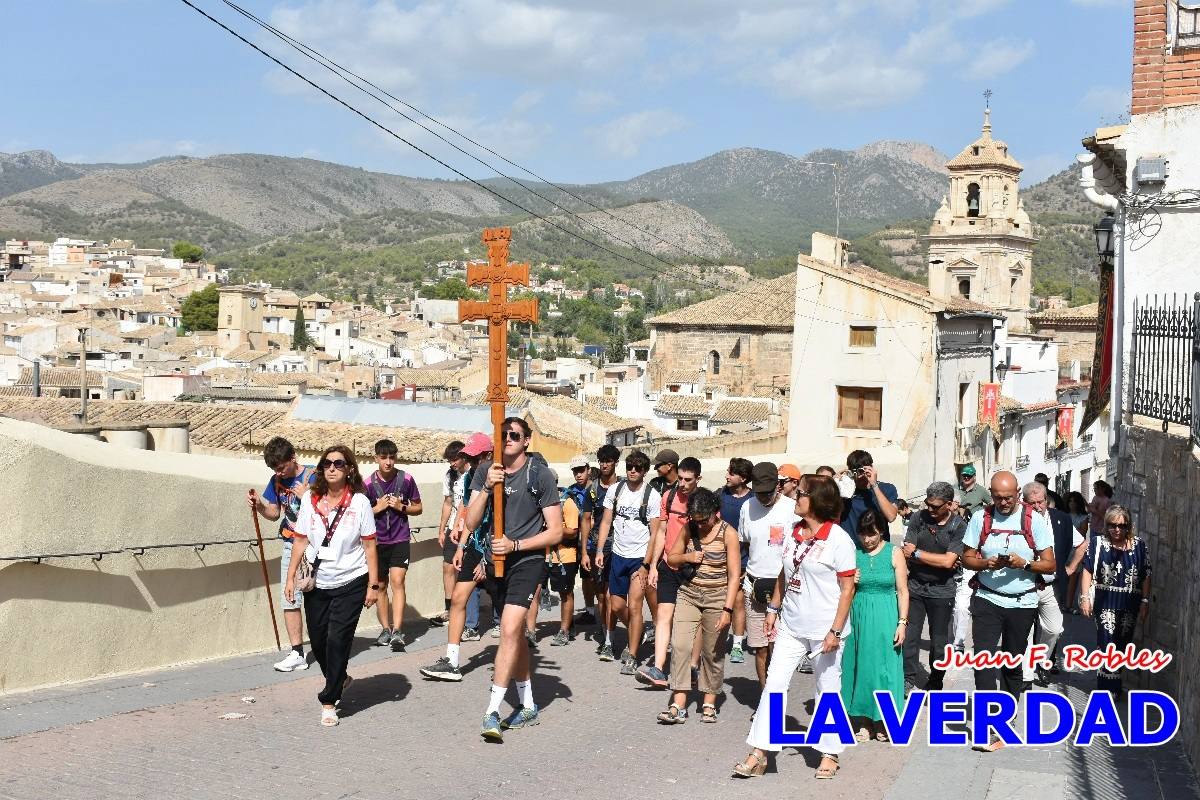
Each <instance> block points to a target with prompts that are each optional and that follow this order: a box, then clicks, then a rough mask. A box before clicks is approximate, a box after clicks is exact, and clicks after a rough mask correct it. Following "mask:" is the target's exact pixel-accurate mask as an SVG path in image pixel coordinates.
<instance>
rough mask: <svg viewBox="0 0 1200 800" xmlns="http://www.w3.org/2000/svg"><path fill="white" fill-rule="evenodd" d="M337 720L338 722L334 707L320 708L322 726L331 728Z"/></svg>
mask: <svg viewBox="0 0 1200 800" xmlns="http://www.w3.org/2000/svg"><path fill="white" fill-rule="evenodd" d="M339 722H340V720H339V719H338V715H337V709H336V708H322V709H321V724H322V725H323V726H325V727H326V728H333V727H335V726H336V725H337V724H338V723H339Z"/></svg>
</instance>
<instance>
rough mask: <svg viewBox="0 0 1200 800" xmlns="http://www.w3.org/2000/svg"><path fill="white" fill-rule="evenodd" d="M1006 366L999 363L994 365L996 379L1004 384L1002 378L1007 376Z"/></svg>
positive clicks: (1003, 363) (1002, 362) (1004, 363)
mask: <svg viewBox="0 0 1200 800" xmlns="http://www.w3.org/2000/svg"><path fill="white" fill-rule="evenodd" d="M1008 369H1009V367H1008V364H1007V363H1006V362H1004V361H1001V362H1000V363H999V364H997V365H996V377H997V378H999V379H1000V383H1004V376H1005V375H1007V374H1008Z"/></svg>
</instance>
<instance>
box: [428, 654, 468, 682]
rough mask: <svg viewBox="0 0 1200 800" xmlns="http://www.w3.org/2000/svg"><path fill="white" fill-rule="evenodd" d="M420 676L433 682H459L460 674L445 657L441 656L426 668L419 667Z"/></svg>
mask: <svg viewBox="0 0 1200 800" xmlns="http://www.w3.org/2000/svg"><path fill="white" fill-rule="evenodd" d="M421 674H422V675H424V676H425V677H426V678H431V679H433V680H435V681H455V682H457V681H461V680H462V672H460V671H459V669H458V667H456V666H454V665H453V664H451V663H450V659H449V658H448V657H447V656H442V657H441V658H439V659H438V660H437V661H435V662H433V664H432V665H430V666H428V667H421Z"/></svg>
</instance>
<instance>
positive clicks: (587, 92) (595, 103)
mask: <svg viewBox="0 0 1200 800" xmlns="http://www.w3.org/2000/svg"><path fill="white" fill-rule="evenodd" d="M616 104H617V98H616V97H615V96H613V94H612V92H602V91H599V90H596V89H580V90H579V91H578V92H576V93H575V99H574V100H573V101H572V105H574V106H575V110H576V111H580V112H582V113H584V114H596V113H598V112H600V111H604V110H606V109H609V108H612V107H613V106H615V105H616Z"/></svg>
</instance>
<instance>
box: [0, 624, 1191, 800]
mask: <svg viewBox="0 0 1200 800" xmlns="http://www.w3.org/2000/svg"><path fill="white" fill-rule="evenodd" d="M1071 623H1072V625H1073V626H1074V628H1075V632H1076V633H1078V632H1080V631H1081V630H1083V629H1084V628H1083V626H1082V623H1081V621H1080V620H1078V619H1074V618H1073V619H1072V620H1071ZM554 629H555V627H554V625H553V623H551V622H550V620H549V618H546V619H545V620H544V621H543V623H542V624H541V628H540V630H541V634H542V636H543V637H545V638H544V639H543V641H542V645H541V647H540V648H539V651H538V653H537V677H536V679H535V692H536V694H537V697H538V700H539V702H540V703H541V705H542V707H543V722H542V724H541V725H539V726H537V727H535V728H532V729H529V730H523V731H513V732H510V733H509V734H508V735H507V736H506V740H505V742H504V744H503V745H489V744H487V743H485V742H484V741H483V740H482V739H480V738H479V736H478V727H479V722H480V719H481V716H482V711H483V708H484V706H485V705H486V695H487V688H488V686H489V684H490V675H491V673H490V671H489V669H488V665H489V664H490V662H491V658H492V654H493V653H494V651H495V640H493V639H491V638H489V637H488V636H487V635H486V634H485V636H484V640H483V641H482V642H479V643H472V644H467V645H464V647H463V654H464V667H465V671H466V672H467V673H468V674H467V676H466V678H465V679H464V680H463V682H462V683H461V684H449V683H437V682H430V681H426V680H424V679H423V678H421V676H420V674H419V673H418V671H417V670H418V668H419V667H420V666H422V665H424V664H427V663H429V662H431V661H432V660H433V659H434V658H436V657H437V656H438V655H440V654H441V652H442V645H443V644H444V641H445V640H444V633H443V632H442V631H441V630H440V629H437V628H434V629H431V630H430V631H428V632H426V633H425V635H424V636H423V637H422V638H421V640H420V641H419V642H418V643H417V644H416V645H415V646H414V647H413V648H410V652H408V653H405V654H399V655H392V654H391V653H390V652H385V651H383V650H382V649H381V648H373V647H370V646H369V645H370V639H369V638H368V637H361V638H360V640H359V644H360V652H359V653H358V654H357V655H356V656H355V659H354V661H353V664H352V667H353V669H352V674H353V675H354V678H355V683H354V685H353V687H351V689H350V690H348V692H347V695H346V697H345V699H344V700H343V710H342V724H341V725H340V726H339V727H337V728H334V729H328V730H327V729H322V728H321V727H320V726H319V724H318V717H319V710H318V705H317V703H316V700H315V693H316V691H317V687H318V685H319V683H320V675H319V673H318V672H317V671H316V668H315V667H314V668H313V669H310V670H309V671H307V672H302V673H297V674H293V675H281V674H278V673H275V672H273V671H272V670H271V669H270V662H271V661H272V660H273V656H272V654H264V655H262V656H258V657H252V658H239V659H230V660H224V661H220V662H212V663H207V664H203V665H198V666H192V667H185V668H179V669H176V670H169V671H164V672H158V673H152V674H145V675H137V676H130V677H125V678H120V679H112V680H105V681H97V682H94V683H90V684H84V685H77V686H72V687H69V688H65V689H61V690H47V691H41V692H32V693H25V694H21V695H12V696H9V697H6V698H4V699H3V700H0V737H4V738H3V740H2V741H0V797H3V798H21V799H22V800H24V799H25V798H29V799H31V800H32V799H33V798H37V799H38V800H41V799H42V798H48V797H53V798H55V800H66V799H69V798H96V797H121V798H123V799H124V800H135V799H136V798H161V797H165V796H168V795H170V796H182V797H188V798H208V797H212V798H264V797H280V798H335V797H337V798H340V797H354V798H396V797H413V798H416V797H420V798H425V797H447V796H449V797H454V798H475V797H491V796H494V795H496V794H502V795H506V796H509V795H514V794H523V793H526V792H536V793H538V794H539V795H542V796H545V797H570V798H578V800H588V799H589V798H596V799H597V800H600V799H601V798H603V800H611V798H613V797H638V798H646V797H650V798H656V797H664V798H667V797H680V796H684V795H686V796H687V797H688V798H690V800H705V799H706V798H724V797H727V796H729V795H730V793H740V792H744V791H746V790H748V789H753V790H754V792H755V794H756V795H758V794H759V793H760V792H764V791H765V792H769V793H771V794H772V795H775V796H778V795H779V794H781V793H788V794H791V793H794V792H795V791H796V790H799V791H801V792H804V791H809V790H816V789H818V788H819V789H820V790H821V792H822V796H823V797H829V798H857V799H858V800H862V798H874V797H888V798H910V797H934V796H940V797H953V798H955V800H960V799H961V800H968V799H969V798H986V799H987V800H995V799H996V798H1007V797H1017V796H1025V797H1028V796H1031V795H1032V794H1034V793H1036V796H1037V797H1038V798H1039V800H1048V799H1049V798H1055V797H1072V798H1079V797H1084V798H1099V799H1102V800H1108V798H1113V799H1114V800H1115V799H1116V798H1126V797H1138V798H1142V797H1149V798H1154V797H1159V798H1170V800H1188V798H1200V792H1197V784H1196V781H1195V777H1194V775H1193V774H1192V773H1191V772H1190V770H1189V769H1188V766H1187V763H1186V761H1185V760H1184V759H1183V757H1182V754H1181V750H1180V748H1178V747H1171V746H1168V747H1164V748H1157V749H1151V750H1145V749H1139V750H1130V751H1114V750H1109V749H1107V748H1103V747H1099V748H1092V749H1088V750H1078V749H1075V748H1070V747H1059V748H1007V749H1005V750H1003V751H1001V752H999V753H995V754H979V753H974V752H971V751H969V750H966V749H963V748H938V749H931V748H929V747H926V746H923V745H915V746H912V747H908V748H901V747H892V746H889V745H885V744H876V743H871V744H865V745H859V746H856V747H854V748H852V749H851V750H850V751H849V752H848V753H847V755H846V756H844V757H843V770H842V772H841V774H840V775H839V776H838V777H837V779H836V780H834V781H830V782H828V783H824V784H821V785H819V786H818V785H817V784H815V782H813V778H812V772H813V768H814V767H815V765H816V758H815V756H814V755H813V754H812V753H811V751H808V750H796V749H787V750H785V751H784V754H783V755H782V756H781V757H780V758H779V761H778V769H777V771H773V772H771V773H768V774H767V775H766V776H765V777H764V778H761V779H756V780H755V781H754V782H753V783H752V784H747V783H745V782H735V781H733V780H732V779H731V778H730V777H729V768H730V767H731V766H732V765H733V763H734V762H735V761H737V760H738V759H739V758H740V757H741V756H743V755H744V754H745V752H746V747H745V745H744V743H743V742H744V739H745V736H746V732H747V730H748V727H749V718H750V711H751V708H750V706H751V704H752V703H754V702H755V701H756V700H757V697H758V690H757V683H756V681H755V680H754V677H753V665H752V663H749V662H748V663H746V664H743V665H730V666H729V668H728V669H727V672H726V688H727V694H726V696H725V698H724V703H723V705H722V707H721V719H720V722H719V723H718V724H716V725H703V724H701V723H700V722H699V721H698V719H697V718H693V719H692V720H690V721H689V722H688V724H686V725H683V726H674V727H663V726H659V725H657V724H655V721H654V715H655V713H656V712H657V711H658V710H659V709H660V708H661V707H662V706H663V705H664V704H665V698H666V695H665V693H661V692H655V691H652V690H649V689H645V688H642V687H641V686H640V685H638V684H637V683H635V682H634V681H633V679H632V678H627V677H622V676H620V675H619V674H618V670H619V664H617V663H611V664H602V663H600V662H598V661H597V660H596V658H595V655H594V649H595V645H594V643H593V642H591V641H590V640H584V639H583V638H582V637H580V638H578V639H577V640H576V641H575V642H574V643H572V644H571V645H569V646H567V647H565V648H552V647H550V646H549V636H550V635H551V634H552V633H553V631H554ZM589 632H590V629H589ZM1089 678H1090V676H1082V675H1081V676H1077V677H1073V679H1072V680H1073V681H1074V683H1073V684H1072V685H1071V686H1069V687H1067V690H1068V692H1069V693H1070V695H1071V696H1072V698H1073V699H1074V700H1076V701H1078V702H1077V705H1078V704H1079V703H1081V702H1082V699H1083V697H1084V695H1083V693H1082V691H1081V690H1080V688H1078V687H1087V686H1088V685H1090V684H1089V683H1088V681H1089ZM966 680H967V674H966V673H956V674H955V675H954V679H953V681H952V682H951V683H952V686H951V687H948V688H956V687H960V686H963V687H965V682H966ZM793 690H794V692H795V693H794V694H793V702H792V704H791V707H790V708H789V711H790V712H791V714H792V716H793V718H794V720H795V721H797V722H800V723H803V722H804V720H805V719H806V718H807V713H806V711H805V708H804V706H803V702H802V700H803V698H805V697H806V696H810V695H809V693H810V692H811V690H812V679H811V676H805V675H797V676H796V678H795V682H794V683H793ZM243 697H253V698H254V701H255V702H254V703H253V704H250V703H245V702H243V700H242V698H243ZM511 699H515V698H514V697H513V696H512V695H511V693H510V700H511ZM231 712H232V713H241V714H246V715H247V716H246V717H245V718H243V719H237V720H223V719H221V718H220V717H221V716H222V715H224V714H227V713H231ZM1184 724H1188V723H1187V721H1185V723H1184ZM922 736H923V734H918V739H920V738H922Z"/></svg>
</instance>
